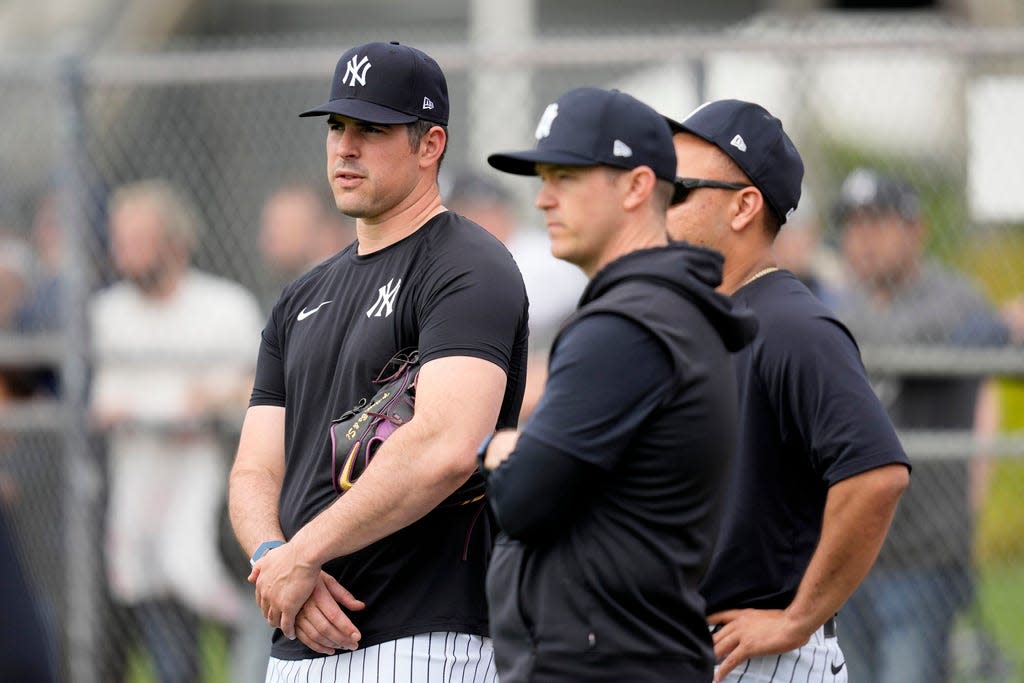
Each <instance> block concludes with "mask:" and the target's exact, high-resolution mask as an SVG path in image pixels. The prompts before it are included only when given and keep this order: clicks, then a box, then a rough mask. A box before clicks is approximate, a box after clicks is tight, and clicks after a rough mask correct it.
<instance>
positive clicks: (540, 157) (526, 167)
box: [487, 149, 602, 175]
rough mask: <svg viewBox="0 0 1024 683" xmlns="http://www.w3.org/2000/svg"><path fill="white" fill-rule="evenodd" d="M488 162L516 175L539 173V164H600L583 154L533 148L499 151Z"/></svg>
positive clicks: (488, 158)
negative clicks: (517, 150) (522, 150)
mask: <svg viewBox="0 0 1024 683" xmlns="http://www.w3.org/2000/svg"><path fill="white" fill-rule="evenodd" d="M487 163H489V164H490V165H491V166H493V167H494V168H496V169H498V170H499V171H504V172H505V173H512V174H515V175H537V164H557V165H561V166H600V165H601V163H602V162H600V161H595V160H594V159H591V158H589V157H586V156H583V155H582V154H574V153H573V152H564V151H561V150H557V149H531V150H529V151H526V152H499V153H497V154H492V155H490V156H489V157H487Z"/></svg>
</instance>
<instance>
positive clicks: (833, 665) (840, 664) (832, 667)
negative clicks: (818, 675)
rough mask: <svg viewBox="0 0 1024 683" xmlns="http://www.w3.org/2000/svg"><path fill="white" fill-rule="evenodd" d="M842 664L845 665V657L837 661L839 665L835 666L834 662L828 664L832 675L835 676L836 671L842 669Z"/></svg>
mask: <svg viewBox="0 0 1024 683" xmlns="http://www.w3.org/2000/svg"><path fill="white" fill-rule="evenodd" d="M844 666H846V660H845V659H844V660H843V661H841V662H840V663H839V666H836V665H835V664H830V665H829V668H830V669H832V675H833V676H835V675H836V674H837V673H839V672H840V671H842V670H843V667H844Z"/></svg>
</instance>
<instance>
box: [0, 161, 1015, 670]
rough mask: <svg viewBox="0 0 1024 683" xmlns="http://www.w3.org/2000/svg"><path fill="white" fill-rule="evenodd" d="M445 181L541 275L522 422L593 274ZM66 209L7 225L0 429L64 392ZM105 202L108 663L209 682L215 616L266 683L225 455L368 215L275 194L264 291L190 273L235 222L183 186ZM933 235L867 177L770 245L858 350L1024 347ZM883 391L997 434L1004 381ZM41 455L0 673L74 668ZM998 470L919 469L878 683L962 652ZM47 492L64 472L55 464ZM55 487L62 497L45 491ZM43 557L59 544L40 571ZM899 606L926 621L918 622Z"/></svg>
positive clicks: (852, 648)
mask: <svg viewBox="0 0 1024 683" xmlns="http://www.w3.org/2000/svg"><path fill="white" fill-rule="evenodd" d="M442 189H443V190H445V195H446V196H445V203H446V205H447V206H448V207H449V208H450V209H451V210H453V211H456V212H458V213H461V214H463V215H465V216H467V217H469V218H471V219H472V220H475V221H477V222H478V223H480V224H481V225H482V226H483V227H485V228H486V229H488V230H489V231H491V232H492V233H493V234H494V235H495V236H496V237H498V239H499V240H501V241H502V242H503V243H504V244H505V245H506V246H507V247H508V249H509V250H510V251H511V253H512V254H513V256H514V257H515V259H516V261H517V263H518V264H519V266H520V269H521V271H522V273H523V276H524V280H525V282H526V286H527V292H528V296H529V299H530V304H531V306H530V322H531V355H530V365H529V384H528V388H527V396H526V399H525V400H524V407H523V415H524V417H525V416H527V415H528V414H529V412H530V410H531V408H532V406H533V405H534V404H535V402H536V400H537V398H538V397H539V395H540V392H541V391H542V389H543V384H544V377H545V371H546V356H547V349H548V345H549V344H550V342H551V340H552V339H553V338H554V336H555V334H556V333H557V331H558V328H559V326H560V324H561V322H562V321H563V320H564V319H565V317H567V316H568V314H569V313H570V312H571V311H572V310H573V309H574V308H575V306H576V302H577V301H578V299H579V297H580V294H581V293H582V291H583V287H584V286H585V284H586V278H585V276H584V275H583V274H582V273H581V272H579V271H578V270H576V269H575V268H574V267H572V266H569V265H568V264H566V263H564V262H562V261H559V260H556V259H554V258H553V257H551V256H550V254H549V252H548V248H547V236H546V234H545V232H544V230H543V229H542V228H541V226H536V225H531V224H527V223H525V222H523V220H521V218H520V210H521V207H519V206H518V204H517V202H516V200H515V198H514V197H513V196H512V195H511V194H510V193H509V192H508V190H507V189H506V188H505V186H504V185H503V184H502V183H501V182H499V181H498V180H497V178H496V177H494V176H492V175H489V174H486V173H480V172H468V171H467V172H459V173H454V174H452V176H451V177H449V178H447V179H446V180H445V181H444V182H442ZM57 199H58V195H57V194H56V192H53V191H50V192H47V193H45V194H43V195H42V196H41V197H40V198H39V199H38V201H37V202H36V204H35V207H34V212H33V219H32V221H31V225H30V226H27V227H23V228H21V229H19V228H18V226H0V292H2V296H0V341H3V342H4V343H3V344H0V350H2V351H3V352H2V354H0V418H3V417H4V415H7V414H9V411H10V410H11V408H10V406H17V405H19V404H20V405H25V402H28V401H38V400H45V399H58V398H59V394H60V387H59V382H58V381H57V378H58V375H59V373H58V362H57V361H58V359H57V358H45V357H44V356H45V354H39V353H32V351H33V350H34V349H36V350H38V348H40V347H39V346H38V345H37V344H36V342H34V341H32V340H35V339H39V337H36V336H34V335H46V334H57V333H60V332H61V330H62V326H63V325H64V313H65V311H64V310H63V308H62V299H63V297H62V288H63V287H65V286H66V283H65V282H64V280H63V275H62V274H63V273H64V272H65V271H64V269H65V267H66V266H65V262H64V258H65V253H64V245H65V240H64V237H65V236H64V232H63V228H62V225H61V221H60V219H59V215H60V213H59V209H58V203H57ZM104 207H105V209H104V211H103V218H102V219H97V220H98V223H99V224H98V225H96V226H94V227H95V231H96V232H95V235H94V237H95V242H96V244H97V245H99V248H97V250H96V253H92V254H90V255H89V256H90V262H91V263H92V264H93V265H94V266H95V271H96V272H95V278H94V279H95V282H96V288H95V291H93V292H91V293H90V297H89V298H90V305H89V309H88V321H89V325H90V331H89V338H88V339H87V340H81V342H82V343H84V344H88V347H89V357H90V359H91V363H90V385H89V391H88V402H89V420H88V424H89V426H90V428H91V429H92V431H93V434H92V437H93V438H94V439H95V440H94V442H93V443H94V444H95V448H94V450H95V451H96V460H97V466H98V468H99V469H100V471H102V472H103V473H104V475H105V476H104V483H105V485H104V493H103V500H104V508H105V510H106V512H105V514H104V515H103V520H102V523H101V525H100V526H101V527H102V528H98V529H97V535H98V537H101V538H102V543H101V545H102V547H103V549H104V559H105V570H106V572H105V576H106V578H107V586H106V593H105V595H104V596H103V600H102V604H103V605H104V609H105V614H104V615H101V616H98V617H97V618H102V619H103V623H104V624H105V629H104V633H105V634H106V635H104V636H102V637H101V640H102V641H103V652H104V657H105V659H106V660H107V661H105V662H104V664H103V671H105V672H106V673H105V676H106V677H107V678H108V679H109V680H122V679H123V676H124V672H125V670H126V667H127V666H128V665H129V664H128V661H129V654H128V653H129V652H130V651H131V649H132V648H139V649H141V651H143V652H145V653H147V655H148V657H149V660H150V662H151V664H150V665H151V666H152V669H153V671H154V672H155V673H156V675H157V677H158V679H159V680H160V681H162V682H164V681H167V682H169V681H185V680H196V679H197V677H198V673H197V672H198V670H199V667H200V666H201V665H200V655H199V652H200V651H199V645H198V642H197V638H198V634H199V633H200V632H201V629H200V628H199V624H200V623H208V624H214V625H215V627H217V628H223V629H225V630H226V632H227V633H229V634H231V638H230V641H231V661H232V670H233V672H234V679H235V680H238V681H247V680H260V679H261V678H262V672H263V667H264V666H265V663H266V654H267V648H268V645H269V629H268V627H266V626H265V624H262V623H261V618H260V615H259V613H258V612H256V611H255V610H256V608H255V606H254V605H253V604H252V601H251V600H249V599H247V598H245V597H244V596H245V595H246V593H245V591H244V590H243V588H244V586H245V583H244V582H245V577H246V574H247V573H248V568H247V563H246V561H245V558H244V557H241V556H240V555H241V552H240V550H238V549H237V548H236V547H235V546H234V544H233V542H231V541H230V540H227V541H226V540H225V537H226V534H225V526H224V481H225V474H226V468H227V466H228V464H229V461H230V458H231V456H232V455H233V453H232V452H231V449H232V448H233V446H234V443H235V440H236V439H237V429H238V427H239V425H240V422H241V416H242V414H243V412H244V410H245V407H246V405H247V400H248V390H249V386H250V384H251V380H252V373H253V371H254V368H253V364H254V362H255V359H256V349H257V346H258V343H259V335H260V331H261V329H262V327H263V325H264V322H265V317H266V315H267V312H268V311H269V309H270V307H271V305H272V304H273V302H274V301H275V300H276V299H277V297H278V295H279V294H280V292H281V290H282V289H283V288H284V287H286V286H287V285H288V283H290V282H291V281H293V280H294V279H295V278H297V277H298V276H300V275H301V274H302V273H304V272H306V271H307V270H308V269H309V268H310V267H312V266H313V265H315V264H317V263H319V262H320V261H322V260H324V259H326V258H328V257H329V256H331V255H332V254H335V253H337V252H338V251H340V250H341V249H344V248H345V247H346V246H347V245H348V244H349V243H351V242H352V241H353V239H354V238H355V234H354V227H353V223H352V222H351V220H350V219H347V218H345V217H343V216H342V215H340V214H339V213H338V212H337V211H336V210H335V208H334V206H333V204H332V202H331V201H330V196H329V193H328V192H327V189H326V188H324V187H322V183H319V182H317V183H309V184H307V183H304V182H290V181H289V182H285V183H282V184H281V186H280V187H279V188H278V189H276V190H275V191H273V192H272V193H271V194H269V195H268V196H267V197H265V198H264V201H263V204H262V209H261V212H260V220H259V224H258V225H257V226H254V229H253V239H254V240H256V242H257V244H258V251H259V255H260V258H261V263H260V266H259V268H258V272H259V273H260V274H261V277H262V280H261V285H260V286H259V287H257V288H255V289H256V291H249V289H246V288H244V287H243V286H242V285H240V284H239V283H237V282H233V281H231V280H229V279H227V278H225V277H223V276H222V275H221V274H213V273H207V272H203V271H201V270H199V269H197V268H196V267H195V265H194V256H195V252H196V249H197V247H198V246H199V245H200V244H201V243H202V241H203V239H204V235H206V234H208V232H209V231H211V230H216V226H206V225H205V221H204V219H203V215H204V211H203V210H202V208H201V207H198V206H196V204H195V203H194V200H193V199H192V198H190V197H188V196H187V195H185V194H184V193H183V192H182V191H181V190H180V188H176V187H174V186H173V185H171V184H169V183H167V182H165V181H162V180H151V181H143V182H139V183H132V184H130V185H128V186H125V187H121V188H117V189H116V190H115V191H114V192H112V193H111V195H110V197H109V198H108V201H105V202H104ZM827 226H831V227H832V228H833V229H832V230H826V227H827ZM927 235H928V226H927V223H926V220H925V213H924V211H923V210H922V206H921V200H920V196H919V194H918V193H917V192H916V191H915V189H914V188H913V187H912V186H911V185H910V184H909V183H907V182H906V181H905V180H903V179H901V178H897V177H893V176H890V175H887V174H885V173H882V172H880V171H878V170H874V169H866V168H862V169H857V170H855V171H853V172H852V173H851V174H850V175H849V176H848V177H847V178H846V179H845V181H844V182H843V184H842V186H841V187H840V188H839V190H838V193H837V194H836V196H835V197H832V198H830V201H828V202H824V201H820V200H819V201H814V200H812V199H811V198H810V197H808V196H806V193H805V198H804V200H803V201H802V202H801V205H800V208H799V210H798V212H797V213H796V214H795V215H794V216H793V218H791V219H790V220H789V221H788V222H787V224H786V226H785V227H784V229H783V230H782V232H781V234H780V236H779V238H778V240H777V242H776V246H775V249H776V256H777V258H778V261H779V265H780V267H783V268H786V269H789V270H790V271H792V272H793V273H794V274H796V275H797V276H798V277H800V278H801V279H802V280H803V281H804V282H805V283H806V284H807V285H808V286H809V288H810V289H811V290H812V291H813V292H814V293H815V294H817V296H819V298H820V299H821V300H822V301H823V302H825V303H826V304H827V305H828V306H829V307H831V308H832V309H833V310H835V311H836V312H837V313H838V314H839V317H840V319H841V320H843V321H844V323H845V324H847V325H848V326H849V328H850V329H851V330H852V332H853V334H854V336H855V337H856V338H857V340H858V343H860V344H861V346H862V348H863V347H864V346H866V345H875V344H909V345H919V344H942V345H947V346H954V347H965V348H966V347H973V348H981V347H997V346H1001V345H1005V344H1009V343H1021V342H1024V298H1019V299H1016V300H1014V301H1011V302H1008V303H1005V304H1004V305H1003V306H1002V308H1001V309H997V308H995V307H994V306H993V305H992V303H991V302H988V301H987V300H986V298H985V296H984V295H983V294H982V293H981V291H980V289H978V288H977V287H976V286H975V285H974V284H973V283H972V282H971V281H970V280H969V279H968V278H967V277H965V276H964V275H963V274H962V273H958V272H956V271H954V270H952V269H950V268H949V267H947V266H945V265H943V264H941V263H938V262H937V261H935V260H933V259H931V258H930V257H929V256H928V255H927V252H926V249H925V245H926V238H927ZM18 340H21V341H20V346H19V341H18ZM875 380H876V382H875V388H876V391H877V392H878V394H879V396H880V397H881V398H882V400H883V402H884V403H885V405H886V406H887V408H888V409H889V411H890V415H891V416H892V418H893V421H894V423H895V425H896V426H897V428H901V429H963V430H972V429H973V430H975V432H976V433H977V434H979V435H985V434H991V433H993V432H994V431H995V430H996V429H997V428H998V424H999V416H998V402H997V401H995V400H994V399H993V397H992V395H991V382H990V381H989V380H988V378H985V377H967V378H965V377H963V376H958V377H953V378H935V377H924V378H921V377H916V378H913V377H910V378H900V377H892V376H886V377H883V376H879V377H877V378H875ZM38 444H39V442H38V441H32V439H31V438H30V437H29V436H28V435H27V434H26V433H25V432H24V431H19V430H17V429H14V428H12V427H10V426H9V425H8V424H7V423H6V422H0V503H2V504H0V545H2V546H4V547H2V548H0V557H2V558H3V561H2V562H0V571H3V572H4V576H3V577H0V586H2V587H3V588H2V590H3V595H2V596H0V599H2V600H3V602H4V604H5V605H9V606H11V609H12V610H17V611H18V613H19V614H21V615H22V616H21V617H19V619H18V623H21V624H25V625H26V626H25V628H22V629H18V630H17V632H15V630H12V629H11V628H9V627H8V626H7V625H6V624H9V623H11V622H9V621H8V622H5V626H4V628H3V629H2V631H0V671H5V672H9V671H26V672H29V673H27V674H26V676H29V677H26V678H25V679H24V680H56V678H55V676H56V671H57V670H58V661H59V660H58V658H57V656H56V653H57V652H58V650H59V642H60V633H59V628H58V627H57V626H56V624H59V623H60V619H59V618H58V617H57V616H56V614H55V610H57V609H58V607H57V605H56V603H55V599H54V597H53V596H52V595H46V592H47V589H46V587H45V582H44V581H40V580H39V579H38V577H35V576H34V574H35V573H37V572H38V571H40V567H43V566H45V565H46V564H47V562H48V561H49V562H52V565H50V569H51V570H52V571H53V572H56V573H57V576H58V577H59V576H60V571H61V567H62V566H63V563H64V561H65V559H64V558H61V557H60V556H59V547H60V542H61V536H60V534H61V533H62V531H61V523H60V519H61V514H62V512H61V511H60V510H59V509H54V510H52V511H51V517H52V520H53V523H52V524H50V525H48V526H47V528H46V529H44V530H43V531H42V533H41V535H43V536H45V535H46V534H49V535H50V536H51V537H52V538H50V539H49V540H47V539H45V538H40V537H39V535H38V534H37V535H36V536H33V537H32V538H31V540H28V537H27V534H26V531H25V529H19V528H18V524H16V523H14V522H13V521H12V520H16V519H18V518H19V514H20V515H21V516H25V515H24V514H23V513H19V506H21V507H23V506H25V505H30V506H36V508H38V507H39V506H41V505H49V506H56V505H57V502H56V501H58V500H59V497H60V493H61V491H59V490H56V491H39V490H35V491H33V493H34V494H35V495H34V496H33V497H32V498H29V497H28V496H26V491H28V490H31V487H33V486H39V485H40V484H39V482H40V481H43V480H42V479H39V478H38V473H37V474H32V472H33V467H32V466H31V463H33V462H35V463H37V464H38V463H39V462H44V459H43V456H42V455H41V454H40V453H39V452H36V451H38ZM964 455H973V454H964ZM56 457H57V459H54V458H51V459H49V460H45V462H50V463H53V462H59V454H57V455H56ZM987 462H988V461H987V459H986V458H984V457H977V458H967V457H965V458H961V459H957V460H955V461H949V460H942V461H937V460H936V461H932V460H926V461H923V462H921V463H918V464H915V470H914V482H915V486H914V487H912V490H911V493H910V494H909V495H908V496H906V498H907V500H905V501H904V503H903V504H902V505H901V507H900V512H899V513H898V517H897V520H896V522H895V524H894V528H893V532H892V533H891V535H890V540H889V542H888V543H887V546H886V549H884V550H883V555H882V559H881V560H880V561H879V563H878V566H877V567H876V569H875V570H874V571H873V572H872V575H871V576H870V577H869V580H868V581H867V582H865V585H864V587H863V588H862V590H860V591H858V593H857V594H856V595H855V596H854V599H853V600H852V601H851V604H850V606H849V609H848V610H847V611H846V613H845V614H844V622H843V623H844V624H848V627H847V630H846V631H845V632H844V648H848V649H847V653H848V656H849V657H850V658H851V659H856V660H857V661H858V662H859V663H858V665H857V668H858V669H859V670H861V671H865V670H868V671H874V672H876V673H875V674H873V676H869V677H868V679H866V680H883V678H882V673H881V670H882V669H883V668H884V667H887V666H891V660H892V652H891V650H893V649H894V648H895V649H902V650H903V651H904V652H906V651H912V650H913V648H923V647H935V644H936V643H944V642H947V641H948V639H949V629H950V628H951V624H952V620H953V618H954V616H955V614H956V613H957V612H958V611H959V610H961V609H963V608H964V607H965V606H966V605H968V604H969V602H970V601H971V599H972V586H973V582H972V576H971V566H970V557H971V542H972V538H973V520H974V517H975V515H976V512H977V510H978V509H979V507H980V505H981V504H982V502H983V500H984V496H985V491H986V489H987V478H988V465H987ZM26 463H29V466H26ZM57 467H58V468H59V465H58V466H57ZM36 469H38V467H37V468H36ZM33 477H35V479H34V480H33V479H32V478H33ZM45 481H46V482H47V483H46V484H45V485H46V486H56V487H60V486H63V485H64V483H63V482H62V481H61V480H60V477H59V476H56V475H53V474H52V473H51V476H50V477H49V478H48V479H45ZM33 482H35V483H33ZM915 490H916V492H918V494H919V495H915V494H914V491H915ZM39 494H43V495H47V496H49V500H47V501H46V502H43V503H41V502H40V501H39V499H38V496H39ZM940 494H941V495H940ZM27 498H28V499H27ZM33 514H34V513H33ZM27 545H34V546H36V549H35V550H30V549H27V548H26V547H25V546H27ZM39 548H48V549H50V550H49V552H52V553H53V556H52V557H50V558H43V559H41V560H40V559H38V558H36V559H35V560H33V559H32V558H31V557H30V555H32V553H33V552H35V553H36V554H37V555H38V553H39V550H38V549H39ZM907 586H912V587H913V590H909V591H908V590H905V589H906V587H907ZM894 596H896V597H894ZM897 598H898V599H897ZM915 600H916V601H917V602H916V603H915V604H909V603H912V602H914V601H915ZM908 615H909V616H908ZM922 615H924V617H923V621H922ZM904 617H906V618H910V619H913V621H914V628H912V629H909V630H904V631H901V630H900V629H901V627H903V626H905V624H904V623H903V621H901V619H903V618H904ZM904 620H905V619H904ZM922 623H927V624H929V625H930V628H929V629H922V628H920V625H921V624H922ZM111 634H116V635H111ZM133 639H137V643H131V642H130V641H131V640H133ZM915 639H916V640H915ZM886 650H890V652H887V651H886ZM19 666H23V667H35V668H34V669H32V668H25V669H21V668H18V667H19ZM851 668H852V667H851ZM890 675H892V674H890ZM896 675H897V678H894V679H892V680H899V679H898V674H896ZM885 680H889V679H885Z"/></svg>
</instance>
